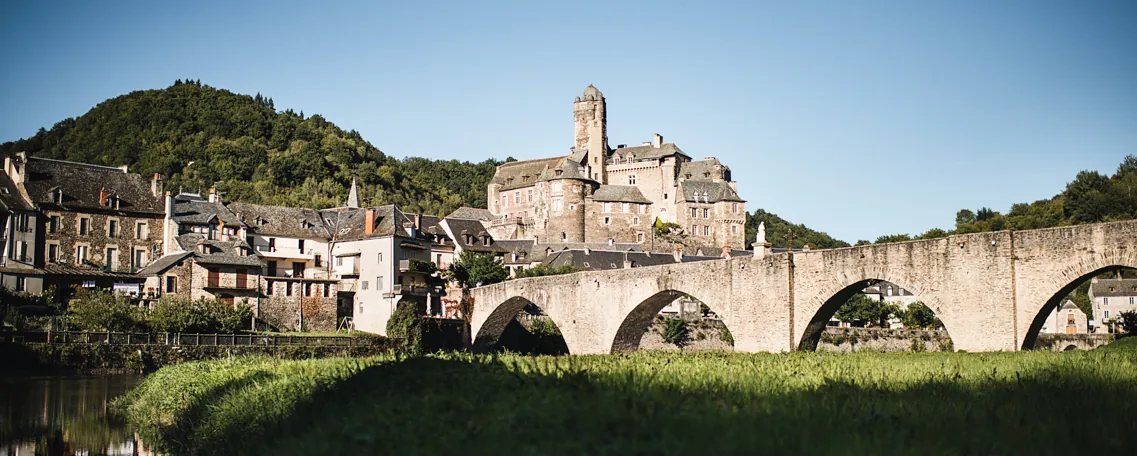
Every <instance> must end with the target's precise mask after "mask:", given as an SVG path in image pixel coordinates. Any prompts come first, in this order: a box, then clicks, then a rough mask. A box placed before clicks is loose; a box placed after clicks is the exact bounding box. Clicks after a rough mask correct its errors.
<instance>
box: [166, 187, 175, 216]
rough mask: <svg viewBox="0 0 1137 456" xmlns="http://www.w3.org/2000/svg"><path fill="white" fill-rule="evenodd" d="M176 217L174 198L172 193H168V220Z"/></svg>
mask: <svg viewBox="0 0 1137 456" xmlns="http://www.w3.org/2000/svg"><path fill="white" fill-rule="evenodd" d="M173 216H174V197H173V196H170V192H166V218H170V217H173Z"/></svg>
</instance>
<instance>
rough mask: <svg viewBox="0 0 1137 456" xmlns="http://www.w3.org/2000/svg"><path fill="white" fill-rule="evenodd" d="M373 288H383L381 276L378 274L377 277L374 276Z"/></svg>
mask: <svg viewBox="0 0 1137 456" xmlns="http://www.w3.org/2000/svg"><path fill="white" fill-rule="evenodd" d="M375 289H376V290H382V289H383V276H379V277H376V278H375Z"/></svg>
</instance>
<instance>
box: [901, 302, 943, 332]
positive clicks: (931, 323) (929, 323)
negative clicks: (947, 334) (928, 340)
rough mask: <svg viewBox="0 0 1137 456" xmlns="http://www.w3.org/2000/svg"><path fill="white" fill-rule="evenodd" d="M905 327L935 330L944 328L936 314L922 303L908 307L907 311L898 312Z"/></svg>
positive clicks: (914, 303)
mask: <svg viewBox="0 0 1137 456" xmlns="http://www.w3.org/2000/svg"><path fill="white" fill-rule="evenodd" d="M897 314H898V315H897V316H899V317H900V321H901V322H902V323H904V326H905V327H907V328H911V329H935V328H939V327H940V326H943V323H941V322H940V319H939V318H936V314H935V312H932V309H931V308H930V307H928V306H927V305H925V304H924V303H922V302H920V301H916V302H913V303H912V304H909V305H908V309H907V310H902V311H899V312H897Z"/></svg>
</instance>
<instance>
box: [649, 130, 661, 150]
mask: <svg viewBox="0 0 1137 456" xmlns="http://www.w3.org/2000/svg"><path fill="white" fill-rule="evenodd" d="M651 145H652V146H655V148H656V149H658V148H659V147H660V146H662V145H663V135H661V134H659V133H656V134H655V138H653V139H652V141H651Z"/></svg>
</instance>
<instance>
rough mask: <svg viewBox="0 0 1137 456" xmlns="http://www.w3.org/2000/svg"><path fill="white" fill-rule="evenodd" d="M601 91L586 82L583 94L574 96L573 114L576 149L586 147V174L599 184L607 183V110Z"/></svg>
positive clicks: (579, 150)
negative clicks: (586, 85)
mask: <svg viewBox="0 0 1137 456" xmlns="http://www.w3.org/2000/svg"><path fill="white" fill-rule="evenodd" d="M606 110H607V109H606V103H605V102H604V94H602V93H600V90H598V89H597V88H596V87H593V86H592V84H589V85H588V87H585V89H584V96H583V97H577V98H576V100H575V101H574V102H573V107H572V111H573V118H574V119H575V126H576V129H575V132H576V134H575V139H576V143H575V147H576V149H575V150H576V151H577V152H581V151H584V150H587V151H588V163H582V165H584V166H585V169H588V170H589V171H588V177H589V178H590V179H592V180H595V181H597V182H600V183H601V184H607V183H608V175H607V174H608V173H607V169H606V166H607V164H606V163H605V160H607V159H608V114H607V113H606Z"/></svg>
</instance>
